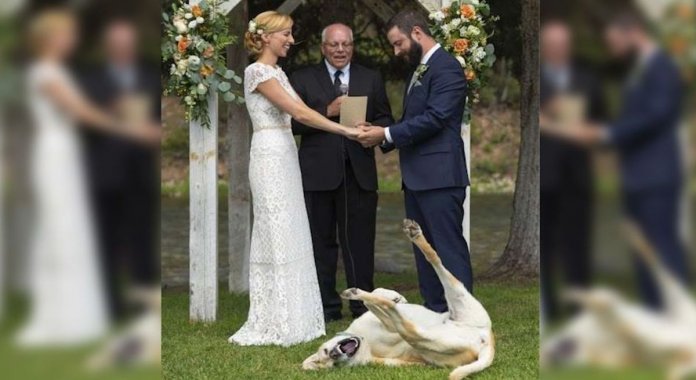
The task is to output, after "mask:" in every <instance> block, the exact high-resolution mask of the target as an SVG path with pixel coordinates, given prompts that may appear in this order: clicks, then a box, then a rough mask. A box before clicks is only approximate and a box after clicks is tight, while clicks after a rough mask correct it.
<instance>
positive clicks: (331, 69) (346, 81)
mask: <svg viewBox="0 0 696 380" xmlns="http://www.w3.org/2000/svg"><path fill="white" fill-rule="evenodd" d="M324 64H326V68H327V69H328V70H329V76H330V77H331V83H333V82H334V75H335V74H336V71H338V69H337V68H335V67H334V66H333V65H332V64H330V63H329V61H327V60H326V59H324ZM341 72H342V73H343V75H341V76H340V77H338V79H340V80H341V83H343V84H347V85H349V84H350V62H348V64H347V65H346V67H344V68H342V69H341Z"/></svg>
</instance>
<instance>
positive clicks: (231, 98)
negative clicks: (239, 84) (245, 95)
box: [222, 92, 237, 103]
mask: <svg viewBox="0 0 696 380" xmlns="http://www.w3.org/2000/svg"><path fill="white" fill-rule="evenodd" d="M236 98H237V97H236V96H235V95H234V94H233V93H231V92H226V93H225V94H224V95H223V96H222V99H224V100H225V101H226V102H228V103H229V102H232V101H234V100H235V99H236Z"/></svg>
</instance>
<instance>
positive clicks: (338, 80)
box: [334, 70, 343, 96]
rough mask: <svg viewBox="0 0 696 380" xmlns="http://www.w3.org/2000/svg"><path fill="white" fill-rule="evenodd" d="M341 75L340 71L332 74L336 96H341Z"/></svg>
mask: <svg viewBox="0 0 696 380" xmlns="http://www.w3.org/2000/svg"><path fill="white" fill-rule="evenodd" d="M341 75H343V71H341V70H336V72H335V73H334V88H335V89H336V96H341V95H343V94H342V92H341V83H342V82H341Z"/></svg>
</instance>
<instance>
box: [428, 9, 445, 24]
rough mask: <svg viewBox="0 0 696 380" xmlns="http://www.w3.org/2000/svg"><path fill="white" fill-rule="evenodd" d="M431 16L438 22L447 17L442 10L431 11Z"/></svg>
mask: <svg viewBox="0 0 696 380" xmlns="http://www.w3.org/2000/svg"><path fill="white" fill-rule="evenodd" d="M429 17H430V19H431V20H435V21H437V22H442V20H444V19H445V14H444V13H442V11H437V12H433V13H431V14H430V16H429Z"/></svg>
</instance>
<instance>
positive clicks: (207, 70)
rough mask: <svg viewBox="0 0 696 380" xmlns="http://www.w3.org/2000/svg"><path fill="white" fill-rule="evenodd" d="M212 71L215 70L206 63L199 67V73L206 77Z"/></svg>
mask: <svg viewBox="0 0 696 380" xmlns="http://www.w3.org/2000/svg"><path fill="white" fill-rule="evenodd" d="M214 72H215V70H214V69H213V68H212V67H210V66H208V65H203V67H201V75H203V76H204V77H207V76H208V75H210V74H212V73H214Z"/></svg>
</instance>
